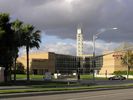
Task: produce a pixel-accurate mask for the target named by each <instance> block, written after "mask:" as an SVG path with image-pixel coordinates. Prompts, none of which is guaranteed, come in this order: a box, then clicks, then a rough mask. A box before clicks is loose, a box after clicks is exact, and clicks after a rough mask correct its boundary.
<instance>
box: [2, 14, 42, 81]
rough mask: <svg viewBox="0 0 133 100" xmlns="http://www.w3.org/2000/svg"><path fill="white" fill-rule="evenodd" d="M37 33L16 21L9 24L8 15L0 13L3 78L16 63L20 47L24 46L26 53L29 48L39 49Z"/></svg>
mask: <svg viewBox="0 0 133 100" xmlns="http://www.w3.org/2000/svg"><path fill="white" fill-rule="evenodd" d="M39 32H40V31H39V30H35V28H34V27H33V26H32V25H29V24H23V22H21V21H19V20H18V19H17V20H15V21H14V22H11V21H10V17H9V14H7V13H0V66H2V67H5V77H7V76H9V75H8V73H11V70H10V69H11V66H13V63H14V62H15V63H16V59H17V57H18V52H19V48H20V47H22V46H26V48H27V51H28V52H29V48H33V47H36V48H39V43H40V42H41V41H40V34H39ZM27 54H28V53H27ZM15 66H16V65H15ZM5 80H7V79H5Z"/></svg>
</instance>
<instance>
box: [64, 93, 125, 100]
mask: <svg viewBox="0 0 133 100" xmlns="http://www.w3.org/2000/svg"><path fill="white" fill-rule="evenodd" d="M119 94H125V93H124V92H123V93H113V94H102V95H97V96H90V97H82V98H80V97H79V98H70V99H66V100H83V99H91V98H97V97H104V96H111V95H119Z"/></svg>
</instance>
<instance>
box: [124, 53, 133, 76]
mask: <svg viewBox="0 0 133 100" xmlns="http://www.w3.org/2000/svg"><path fill="white" fill-rule="evenodd" d="M122 63H123V64H124V65H127V78H128V75H129V72H130V69H131V68H133V52H132V50H127V52H125V55H124V56H123V57H122Z"/></svg>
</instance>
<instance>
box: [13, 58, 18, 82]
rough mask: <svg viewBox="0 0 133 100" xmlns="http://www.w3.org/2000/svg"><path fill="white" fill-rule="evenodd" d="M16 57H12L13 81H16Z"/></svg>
mask: <svg viewBox="0 0 133 100" xmlns="http://www.w3.org/2000/svg"><path fill="white" fill-rule="evenodd" d="M16 60H17V59H16V58H15V59H14V82H16Z"/></svg>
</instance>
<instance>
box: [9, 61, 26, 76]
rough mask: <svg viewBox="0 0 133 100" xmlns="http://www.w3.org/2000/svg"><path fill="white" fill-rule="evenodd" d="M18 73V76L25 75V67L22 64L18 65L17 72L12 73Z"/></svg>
mask: <svg viewBox="0 0 133 100" xmlns="http://www.w3.org/2000/svg"><path fill="white" fill-rule="evenodd" d="M14 71H16V74H25V69H24V65H23V64H22V63H21V62H17V63H16V70H13V71H12V73H14Z"/></svg>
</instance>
